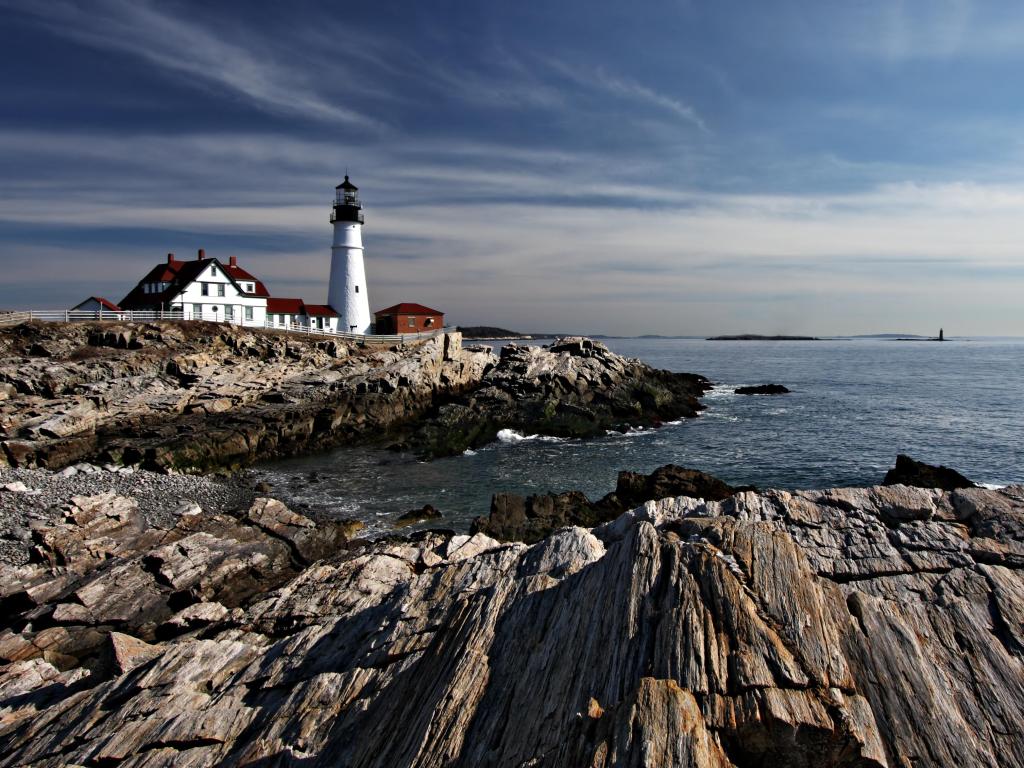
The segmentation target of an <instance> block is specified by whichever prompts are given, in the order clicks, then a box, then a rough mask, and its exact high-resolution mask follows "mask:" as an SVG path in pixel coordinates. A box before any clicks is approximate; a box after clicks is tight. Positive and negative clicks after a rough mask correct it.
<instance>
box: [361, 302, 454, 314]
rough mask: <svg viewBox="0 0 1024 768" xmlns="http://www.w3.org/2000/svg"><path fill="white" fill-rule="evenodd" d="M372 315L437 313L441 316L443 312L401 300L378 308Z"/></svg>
mask: <svg viewBox="0 0 1024 768" xmlns="http://www.w3.org/2000/svg"><path fill="white" fill-rule="evenodd" d="M373 314H374V315H438V316H443V315H444V312H438V311H437V310H436V309H431V308H430V307H425V306H423V305H422V304H413V303H411V302H408V301H403V302H402V303H401V304H395V305H394V306H393V307H388V308H387V309H378V310H377V311H376V312H374V313H373Z"/></svg>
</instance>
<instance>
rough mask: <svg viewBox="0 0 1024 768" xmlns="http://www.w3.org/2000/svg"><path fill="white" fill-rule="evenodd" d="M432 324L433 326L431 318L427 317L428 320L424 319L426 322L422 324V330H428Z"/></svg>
mask: <svg viewBox="0 0 1024 768" xmlns="http://www.w3.org/2000/svg"><path fill="white" fill-rule="evenodd" d="M433 324H434V318H432V317H428V318H427V319H426V320H425V321H424V323H423V327H424V328H429V327H430V326H432V325H433Z"/></svg>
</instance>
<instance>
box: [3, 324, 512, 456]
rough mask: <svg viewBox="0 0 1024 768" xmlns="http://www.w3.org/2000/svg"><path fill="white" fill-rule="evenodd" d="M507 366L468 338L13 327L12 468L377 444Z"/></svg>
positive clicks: (9, 335)
mask: <svg viewBox="0 0 1024 768" xmlns="http://www.w3.org/2000/svg"><path fill="white" fill-rule="evenodd" d="M495 362H496V360H495V358H494V357H493V356H492V355H490V354H487V353H485V352H481V351H475V352H474V351H464V350H463V349H462V345H461V336H459V334H457V333H455V334H445V335H443V336H438V337H435V338H433V339H430V340H428V341H425V342H422V343H419V344H416V345H412V346H409V347H401V348H400V347H394V348H390V349H386V348H385V349H382V348H379V347H361V346H358V345H356V344H354V343H346V342H343V341H337V340H317V339H316V338H304V337H296V336H295V335H285V334H278V333H275V332H271V331H258V330H252V329H244V328H238V327H235V326H228V325H223V324H213V323H170V322H167V323H147V324H112V323H82V324H79V323H74V324H66V323H62V324H38V323H36V324H25V325H22V326H17V327H14V328H8V329H3V330H2V331H0V465H2V464H3V463H6V464H9V465H11V466H21V467H32V466H44V467H49V468H51V469H52V468H59V467H62V466H66V465H68V464H72V463H74V462H77V461H81V460H83V459H88V460H94V461H99V462H100V463H108V462H113V463H115V464H127V465H141V466H143V467H147V468H151V469H155V468H171V469H176V470H184V471H202V470H209V469H215V468H220V467H233V466H238V465H241V464H245V463H248V462H251V461H254V460H256V459H260V458H266V457H272V456H282V455H288V454H293V453H299V452H305V451H311V450H319V449H323V448H326V447H330V446H332V445H337V444H341V443H345V442H349V441H352V440H355V439H357V438H363V437H366V436H374V437H376V436H378V435H379V434H380V433H381V432H382V431H385V430H387V429H388V428H390V427H392V426H393V425H395V424H397V423H401V422H403V421H407V420H409V419H412V418H415V417H416V416H418V415H419V414H420V413H422V412H423V411H424V410H426V409H427V408H428V407H430V406H431V405H432V404H433V403H434V402H435V400H437V399H439V398H442V397H445V396H448V395H452V394H455V393H458V392H460V391H461V390H463V389H464V388H467V387H470V386H473V385H475V384H476V383H477V382H479V380H480V378H481V376H482V375H483V372H484V370H485V369H486V368H487V367H488V366H491V365H493V364H494V363H495Z"/></svg>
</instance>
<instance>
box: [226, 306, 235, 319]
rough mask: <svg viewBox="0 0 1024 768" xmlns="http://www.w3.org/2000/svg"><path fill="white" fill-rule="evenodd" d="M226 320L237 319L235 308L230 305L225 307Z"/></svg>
mask: <svg viewBox="0 0 1024 768" xmlns="http://www.w3.org/2000/svg"><path fill="white" fill-rule="evenodd" d="M224 319H225V320H234V319H235V308H234V307H233V306H231V305H230V304H225V305H224Z"/></svg>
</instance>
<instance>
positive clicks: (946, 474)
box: [882, 453, 977, 491]
mask: <svg viewBox="0 0 1024 768" xmlns="http://www.w3.org/2000/svg"><path fill="white" fill-rule="evenodd" d="M882 484H883V485H912V486H915V487H917V488H940V489H942V490H944V491H955V490H956V489H958V488H976V487H977V486H976V485H975V484H974V483H972V482H971V481H970V480H968V479H967V478H966V477H964V476H963V475H961V474H960V473H959V472H957V471H956V470H955V469H950V468H949V467H941V466H940V467H936V466H933V465H931V464H925V463H924V462H923V461H915V460H914V459H912V458H910V457H909V456H907V455H905V454H902V453H901V454H899V455H898V456H897V457H896V466H895V467H893V468H892V469H890V470H889V471H888V472H886V473H885V479H884V480H883V481H882Z"/></svg>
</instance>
